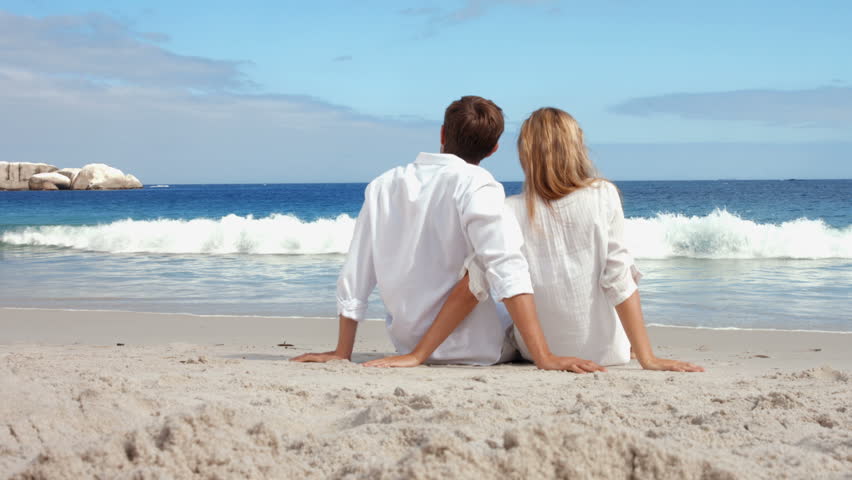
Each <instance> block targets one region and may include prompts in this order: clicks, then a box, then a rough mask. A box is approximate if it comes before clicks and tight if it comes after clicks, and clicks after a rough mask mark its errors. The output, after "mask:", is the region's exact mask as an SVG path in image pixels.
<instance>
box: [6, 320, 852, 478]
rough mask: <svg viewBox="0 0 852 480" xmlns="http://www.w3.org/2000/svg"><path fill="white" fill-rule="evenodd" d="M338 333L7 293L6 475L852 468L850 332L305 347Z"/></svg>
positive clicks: (559, 474)
mask: <svg viewBox="0 0 852 480" xmlns="http://www.w3.org/2000/svg"><path fill="white" fill-rule="evenodd" d="M382 328H383V326H382V324H381V323H379V322H370V323H368V324H365V325H363V327H362V328H361V332H360V335H359V336H360V338H361V341H360V342H359V345H358V349H359V352H361V353H360V354H359V355H358V356H357V357H356V360H357V361H363V360H366V359H369V358H375V357H377V356H378V355H379V354H381V353H385V352H388V351H389V349H390V346H389V344H388V343H387V341H386V340H385V338H384V334H383V331H382ZM335 335H336V321H334V320H329V319H267V318H251V317H196V316H186V315H155V314H130V313H111V312H66V311H48V310H18V309H0V421H2V424H0V477H2V478H6V477H11V478H92V477H98V478H424V479H425V478H479V479H482V478H497V477H501V478H502V477H506V478H539V477H540V478H706V479H711V478H852V410H850V409H852V401H850V400H852V385H850V375H849V372H850V370H852V349H850V345H852V335H849V334H825V333H800V332H759V331H713V330H696V329H680V328H662V327H657V328H652V330H651V337H652V340H653V341H654V344H655V345H656V346H657V347H656V348H657V353H658V354H659V355H671V356H674V357H676V358H680V359H683V360H688V361H693V362H696V363H700V364H702V365H704V366H705V367H706V368H707V369H708V372H706V373H703V374H675V373H665V372H646V371H642V370H640V369H638V367H637V366H636V365H629V366H626V367H621V368H612V369H610V372H609V373H606V374H595V375H573V374H568V373H560V372H543V371H539V370H536V369H535V368H534V367H532V366H530V365H520V364H518V365H503V366H498V367H487V368H486V367H418V368H415V369H398V370H375V369H369V368H364V367H361V366H359V365H356V364H352V363H348V362H335V363H332V364H325V365H305V364H294V363H290V362H287V361H286V360H287V359H288V358H290V357H292V356H294V355H297V354H299V353H302V352H305V351H309V350H318V349H328V348H330V347H331V345H332V344H333V343H334V340H335ZM284 340H286V341H287V342H289V343H292V344H294V345H295V347H294V348H284V347H277V346H275V344H277V343H281V342H282V341H284ZM116 343H124V344H125V345H124V346H116ZM766 357H768V358H766Z"/></svg>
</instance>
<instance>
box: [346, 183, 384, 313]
mask: <svg viewBox="0 0 852 480" xmlns="http://www.w3.org/2000/svg"><path fill="white" fill-rule="evenodd" d="M364 197H365V200H364V205H363V206H362V207H361V212H360V213H359V214H358V219H357V220H356V221H355V230H354V232H353V234H352V242H351V243H350V244H349V253H348V254H347V255H346V261H345V262H344V263H343V268H342V270H341V272H340V276H339V277H338V278H337V313H338V314H339V315H342V316H344V317H347V318H351V319H352V320H357V321H359V322H360V321H362V320H364V319H365V318H366V314H367V302H368V299H369V298H370V294H372V293H373V289H374V288H376V269H375V265H374V263H373V247H372V236H371V228H370V224H371V218H370V187H369V186H368V187H367V190H366V192H365V195H364Z"/></svg>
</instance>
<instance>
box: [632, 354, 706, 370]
mask: <svg viewBox="0 0 852 480" xmlns="http://www.w3.org/2000/svg"><path fill="white" fill-rule="evenodd" d="M639 363H640V364H641V365H642V368H644V369H645V370H663V371H667V372H703V371H704V367H701V366H698V365H694V364H692V363H689V362H681V361H680V360H669V359H667V358H657V357H652V358H651V359H649V360H640V361H639Z"/></svg>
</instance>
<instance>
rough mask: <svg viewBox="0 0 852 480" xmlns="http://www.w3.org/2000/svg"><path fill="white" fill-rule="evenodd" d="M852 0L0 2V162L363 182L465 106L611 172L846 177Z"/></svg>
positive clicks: (851, 134)
mask: <svg viewBox="0 0 852 480" xmlns="http://www.w3.org/2000/svg"><path fill="white" fill-rule="evenodd" d="M850 19H852V2H846V1H817V2H801V1H786V0H782V1H771V2H770V1H760V0H754V1H749V2H742V1H724V0H720V1H716V2H682V1H645V2H636V1H628V0H600V1H596V2H581V1H573V0H491V1H485V0H441V1H399V0H397V1H377V0H361V1H358V2H352V1H317V2H303V1H287V0H280V1H249V0H246V1H243V2H233V1H217V0H208V1H195V0H183V1H180V2H174V1H144V2H143V1H134V0H125V1H122V2H115V1H101V0H81V1H64V0H63V1H60V0H54V1H48V0H20V1H9V0H0V132H2V133H0V161H34V162H47V163H51V164H54V165H57V166H60V167H68V166H81V165H83V164H86V163H96V162H97V163H107V164H110V165H113V166H116V167H118V168H121V169H123V170H125V171H126V172H130V173H133V174H135V175H136V176H138V177H139V178H140V179H141V180H142V181H143V182H145V183H148V184H152V183H289V182H362V181H369V180H370V179H371V178H373V177H374V176H376V175H378V174H380V173H381V172H382V171H385V170H387V169H389V168H392V167H394V166H397V165H402V164H405V163H408V162H410V161H412V160H413V159H414V157H415V156H416V154H417V152H419V151H438V150H439V149H440V145H439V143H440V142H439V131H440V126H441V120H442V118H443V112H444V109H445V108H446V106H447V105H448V104H449V103H450V102H451V101H453V100H455V99H457V98H459V97H461V96H462V95H480V96H483V97H486V98H490V99H492V100H494V101H495V102H496V103H497V104H498V105H500V106H501V107H502V108H503V110H504V113H505V115H506V121H507V128H506V133H505V134H504V135H503V137H502V138H501V143H500V149H499V150H498V152H497V153H496V154H495V155H494V156H493V157H492V158H489V159H487V160H486V161H485V162H483V164H482V165H483V166H484V167H485V168H488V169H489V170H491V171H492V172H493V173H494V174H495V176H496V177H497V178H498V179H500V180H521V179H522V178H523V173H522V172H521V169H520V167H519V165H518V160H517V152H516V149H515V146H514V144H515V142H516V139H517V131H518V129H519V127H520V124H521V123H522V122H523V120H524V119H525V118H526V117H527V116H528V115H529V114H530V113H531V112H532V111H534V110H535V109H537V108H540V107H542V106H554V107H558V108H562V109H564V110H566V111H568V112H570V113H571V114H572V115H573V116H574V117H575V118H577V120H578V121H579V122H580V124H581V126H582V128H583V130H584V132H585V134H586V140H587V142H588V144H589V149H590V151H591V153H592V157H593V159H594V161H595V162H596V164H597V166H598V167H599V169H600V170H601V173H602V174H603V175H604V176H606V177H608V178H611V179H614V180H675V179H679V180H695V179H734V178H741V179H764V178H852V61H850V54H849V52H850V51H852V29H850V28H849V21H850Z"/></svg>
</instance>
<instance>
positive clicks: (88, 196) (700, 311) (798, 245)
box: [0, 180, 852, 331]
mask: <svg viewBox="0 0 852 480" xmlns="http://www.w3.org/2000/svg"><path fill="white" fill-rule="evenodd" d="M504 185H505V188H506V191H507V194H516V193H519V192H520V189H521V184H520V183H517V182H514V183H512V182H510V183H505V184H504ZM618 186H619V188H620V189H621V192H622V195H623V200H624V209H625V215H626V217H627V218H628V220H627V225H626V236H627V243H628V246H629V247H630V249H631V251H632V253H633V254H634V256H635V257H637V259H638V264H639V267H640V268H641V269H642V270H643V272H644V273H645V278H644V279H643V283H642V285H641V286H640V289H641V291H642V299H643V305H644V308H645V315H646V320H647V321H648V322H649V323H657V324H667V325H683V326H693V327H711V328H768V329H806V330H832V331H852V313H850V312H852V308H850V307H852V302H851V301H850V299H852V180H808V181H801V180H790V181H689V182H619V183H618ZM364 187H365V185H364V184H280V185H272V184H270V185H155V186H148V187H146V188H145V189H142V190H129V191H58V192H0V307H39V308H56V309H95V310H128V311H145V312H186V313H196V314H227V315H231V314H240V315H263V316H334V314H335V293H334V291H335V280H336V276H337V273H338V271H339V268H340V265H341V263H342V261H343V258H344V253H345V252H346V250H347V247H348V244H349V239H350V236H351V233H352V228H353V226H354V218H355V216H356V215H357V214H358V210H359V209H360V206H361V201H362V199H363V191H364ZM370 311H371V315H370V316H371V317H373V318H381V317H383V315H384V311H383V308H382V306H381V302H380V300H379V296H378V292H377V293H376V294H375V295H374V298H373V302H372V305H371V310H370Z"/></svg>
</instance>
